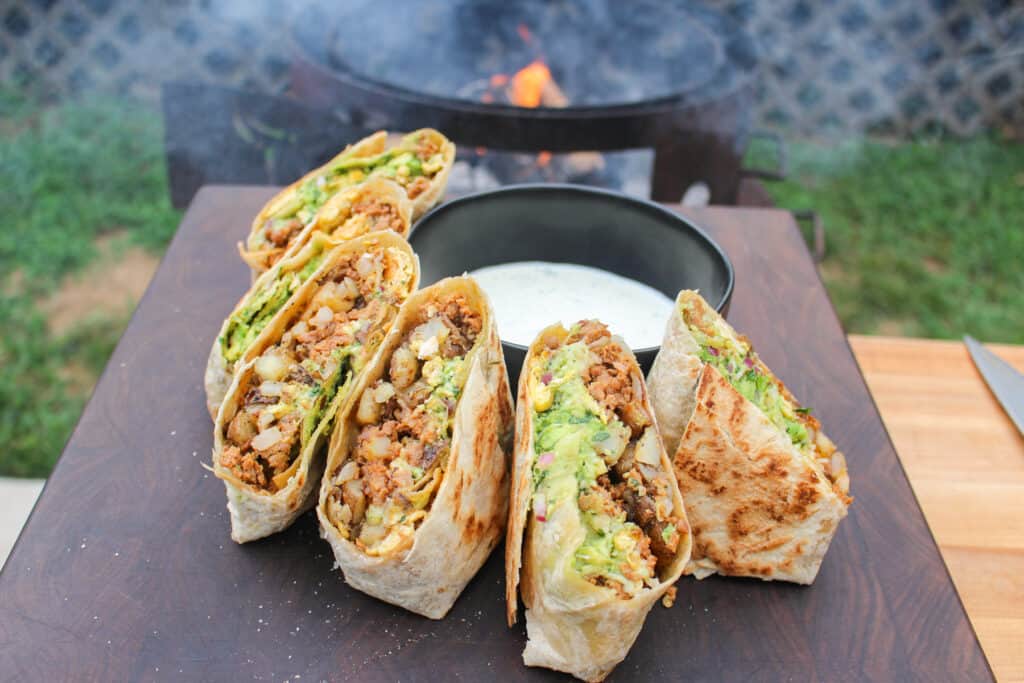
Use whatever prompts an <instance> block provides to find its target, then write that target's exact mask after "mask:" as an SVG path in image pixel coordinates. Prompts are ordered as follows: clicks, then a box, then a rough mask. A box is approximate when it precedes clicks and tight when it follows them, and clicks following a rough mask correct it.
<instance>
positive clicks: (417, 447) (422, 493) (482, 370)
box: [317, 276, 513, 619]
mask: <svg viewBox="0 0 1024 683" xmlns="http://www.w3.org/2000/svg"><path fill="white" fill-rule="evenodd" d="M355 396H357V398H354V399H353V401H352V403H351V404H350V405H349V408H348V411H347V412H346V413H345V414H344V416H343V417H341V418H339V424H338V427H337V429H336V430H335V433H334V437H333V438H332V441H331V446H330V450H329V455H328V458H327V467H326V470H325V472H326V474H325V475H324V480H323V484H322V485H321V488H320V503H319V505H318V506H317V516H318V517H319V518H320V532H321V535H322V536H323V537H324V538H325V539H326V540H327V541H328V542H329V543H330V544H331V548H332V549H333V550H334V556H335V558H336V559H337V562H338V566H339V567H340V568H341V570H342V572H344V574H345V580H346V581H347V582H348V583H349V584H350V585H352V586H353V587H354V588H356V589H358V590H361V591H363V592H364V593H368V594H369V595H372V596H374V597H376V598H379V599H381V600H383V601H385V602H389V603H392V604H395V605H398V606H400V607H404V608H405V609H407V610H410V611H412V612H416V613H417V614H422V615H423V616H426V617H430V618H431V619H440V618H441V617H443V616H444V615H445V614H447V613H448V610H449V609H451V606H452V604H454V602H455V600H456V598H458V596H459V594H460V593H461V592H462V589H463V588H464V587H465V586H466V584H467V583H468V582H469V580H470V579H471V578H472V577H473V575H474V574H476V572H477V570H479V569H480V567H481V565H483V563H484V561H485V560H486V559H487V556H488V555H489V554H490V553H491V550H493V548H494V546H495V544H496V543H497V542H498V539H499V537H500V536H501V534H502V532H503V531H504V527H505V520H506V517H507V512H508V464H509V458H508V454H509V452H510V450H511V441H512V426H513V423H512V420H513V418H512V393H511V391H510V390H509V384H508V374H507V372H506V370H505V361H504V358H503V356H502V352H501V342H500V339H499V337H498V330H497V328H496V327H495V323H494V313H493V311H492V310H491V306H490V303H489V302H488V300H487V298H486V296H485V295H484V293H483V292H482V291H481V290H480V288H479V287H478V286H477V284H476V282H475V281H474V280H473V279H472V278H470V277H466V276H463V277H456V278H448V279H445V280H441V281H440V282H438V283H437V284H435V285H433V286H431V287H429V288H427V289H424V290H422V291H420V292H417V293H416V294H414V295H413V296H412V297H410V298H409V300H408V301H407V302H406V304H405V306H403V308H402V310H401V312H400V313H399V315H398V319H397V320H396V321H395V325H394V327H393V328H392V330H391V332H390V333H389V334H388V337H387V339H385V341H384V343H383V345H382V346H381V350H380V352H379V353H378V355H377V356H376V358H375V359H374V361H373V366H372V367H370V368H369V369H368V370H367V371H366V373H365V374H364V376H363V378H362V380H361V382H360V384H359V386H358V387H357V389H356V391H355Z"/></svg>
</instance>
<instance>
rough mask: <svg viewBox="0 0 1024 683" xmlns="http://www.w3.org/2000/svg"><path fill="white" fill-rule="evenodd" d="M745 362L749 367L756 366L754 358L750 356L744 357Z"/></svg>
mask: <svg viewBox="0 0 1024 683" xmlns="http://www.w3.org/2000/svg"><path fill="white" fill-rule="evenodd" d="M743 364H744V365H746V366H747V367H748V368H752V367H754V359H753V358H751V357H750V356H747V357H746V358H744V359H743Z"/></svg>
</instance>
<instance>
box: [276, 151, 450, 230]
mask: <svg viewBox="0 0 1024 683" xmlns="http://www.w3.org/2000/svg"><path fill="white" fill-rule="evenodd" d="M435 136H436V133H431V132H429V131H419V132H416V133H412V134H410V135H407V136H406V137H404V138H402V140H401V142H399V143H398V144H397V145H395V146H394V147H392V148H391V149H388V150H385V151H383V152H381V153H380V154H376V155H374V156H365V157H349V158H343V159H339V160H337V161H335V162H333V163H331V164H328V165H327V166H325V167H324V168H323V169H321V172H320V173H318V174H316V175H315V176H314V177H312V178H309V179H308V180H306V181H305V182H304V183H302V184H301V185H299V187H298V188H296V190H295V191H294V192H292V193H291V194H290V195H289V196H288V197H287V200H286V201H284V202H283V203H282V204H281V205H280V206H278V207H276V208H275V210H274V211H273V212H272V214H271V215H270V216H269V217H268V218H267V221H266V223H264V226H263V232H264V235H266V236H267V238H268V240H269V239H270V235H279V236H280V239H283V240H284V242H287V240H288V239H289V237H288V235H294V234H295V233H296V232H298V231H299V230H301V229H302V227H303V226H305V225H307V224H309V222H310V221H312V220H313V217H314V216H316V213H317V211H319V210H320V207H322V206H323V205H324V204H325V203H326V202H327V200H328V199H330V198H331V197H333V196H334V195H335V194H336V193H337V192H338V191H339V190H341V189H343V188H346V187H351V186H352V185H356V184H357V183H361V182H362V181H363V180H365V179H367V178H369V177H384V178H390V179H392V180H394V181H395V182H397V183H398V184H399V185H401V186H402V187H403V188H405V191H406V193H407V194H408V195H409V198H410V199H415V198H416V197H418V196H419V195H421V194H423V192H424V191H425V190H426V189H427V188H429V187H430V183H431V181H432V180H433V178H434V176H436V175H437V174H438V173H439V172H440V171H441V170H442V169H443V168H444V163H445V162H444V154H443V153H442V151H441V145H440V144H439V141H438V140H437V139H436V138H435Z"/></svg>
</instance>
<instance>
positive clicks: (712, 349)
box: [708, 346, 718, 356]
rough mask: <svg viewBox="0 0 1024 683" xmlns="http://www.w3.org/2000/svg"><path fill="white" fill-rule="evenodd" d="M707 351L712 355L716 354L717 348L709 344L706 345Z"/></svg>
mask: <svg viewBox="0 0 1024 683" xmlns="http://www.w3.org/2000/svg"><path fill="white" fill-rule="evenodd" d="M708 353H710V354H711V355H712V356H717V355H718V349H716V348H715V347H714V346H709V347H708Z"/></svg>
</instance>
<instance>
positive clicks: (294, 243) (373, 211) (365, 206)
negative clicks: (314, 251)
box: [238, 176, 412, 276]
mask: <svg viewBox="0 0 1024 683" xmlns="http://www.w3.org/2000/svg"><path fill="white" fill-rule="evenodd" d="M411 225H412V201H411V200H410V199H409V197H408V195H407V194H406V192H405V188H403V187H402V186H401V185H399V184H398V183H396V182H395V181H393V180H390V179H388V178H385V177H382V176H378V177H372V178H370V179H369V180H367V181H365V182H362V183H359V184H358V185H353V186H352V187H349V188H345V189H343V190H341V191H339V192H338V193H337V194H335V195H334V196H333V197H331V198H330V199H328V200H327V201H326V202H324V205H323V206H321V207H320V209H319V210H318V211H317V212H316V215H314V216H313V220H311V221H310V222H309V223H308V224H306V225H305V226H303V225H302V224H301V222H300V221H299V219H297V218H296V219H293V220H291V221H284V222H282V221H273V220H270V221H265V222H264V223H263V225H261V226H254V228H253V230H252V232H250V233H249V238H248V239H247V240H246V243H245V245H244V246H243V245H242V244H241V243H240V244H239V245H238V250H239V253H240V254H241V256H242V260H243V261H245V262H246V263H248V264H249V267H250V268H252V270H253V273H254V274H255V275H257V276H258V275H259V274H260V273H262V272H264V271H265V270H267V269H268V268H270V267H271V266H273V265H274V264H275V263H277V261H278V260H279V259H281V257H282V256H286V255H288V254H293V253H295V252H296V251H298V250H300V249H302V247H303V246H304V245H305V244H306V243H307V242H309V238H310V237H311V236H312V235H313V234H314V233H324V234H326V235H327V236H329V237H330V238H331V239H333V240H335V241H339V242H340V241H343V240H348V239H352V238H354V237H359V236H360V235H365V234H366V233H368V232H377V231H379V230H394V231H395V232H397V233H398V234H399V235H401V236H402V237H406V238H407V237H408V236H409V228H410V226H411Z"/></svg>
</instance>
